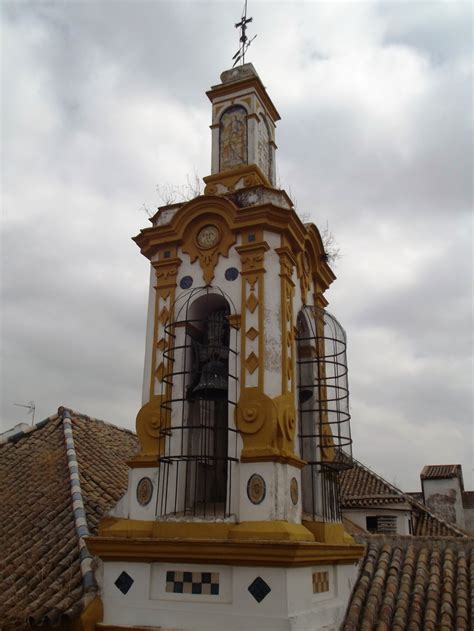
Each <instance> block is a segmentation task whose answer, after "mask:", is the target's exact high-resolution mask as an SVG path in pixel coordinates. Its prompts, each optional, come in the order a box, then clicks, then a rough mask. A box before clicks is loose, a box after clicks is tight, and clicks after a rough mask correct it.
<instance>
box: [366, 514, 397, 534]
mask: <svg viewBox="0 0 474 631" xmlns="http://www.w3.org/2000/svg"><path fill="white" fill-rule="evenodd" d="M365 521H366V525H367V530H368V531H369V532H385V533H390V534H395V533H396V532H397V518H396V517H395V516H394V515H375V516H370V517H366V518H365Z"/></svg>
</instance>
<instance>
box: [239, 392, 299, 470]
mask: <svg viewBox="0 0 474 631" xmlns="http://www.w3.org/2000/svg"><path fill="white" fill-rule="evenodd" d="M234 415H235V424H236V427H237V429H238V430H239V431H240V433H241V436H242V442H243V449H242V453H241V460H242V462H258V461H261V462H262V461H263V462H265V461H266V462H268V461H276V462H285V463H287V464H292V465H294V466H297V467H299V468H301V467H302V466H304V464H305V463H304V461H302V460H301V459H300V458H298V456H297V455H296V454H295V453H294V436H295V431H296V409H295V404H294V396H293V394H292V393H286V394H282V395H279V396H277V397H275V398H273V399H272V398H271V397H269V396H268V395H266V394H265V393H264V392H263V391H262V389H261V388H260V387H253V388H245V387H244V388H241V391H240V398H239V401H238V403H237V405H236V407H235V412H234Z"/></svg>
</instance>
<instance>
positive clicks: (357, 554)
mask: <svg viewBox="0 0 474 631" xmlns="http://www.w3.org/2000/svg"><path fill="white" fill-rule="evenodd" d="M87 545H88V546H89V549H90V550H91V552H92V553H93V554H95V555H96V556H98V557H100V558H101V559H103V560H105V561H135V562H145V563H151V562H155V561H160V562H167V561H173V562H174V563H208V564H210V563H216V564H223V565H238V566H266V567H307V566H312V565H321V564H328V563H331V564H333V563H337V564H338V563H355V562H357V561H358V560H359V559H360V558H361V556H362V555H363V552H364V546H362V545H358V544H347V545H329V544H324V543H315V542H300V541H283V542H282V541H230V540H215V541H206V540H202V539H195V540H192V539H188V540H178V539H145V538H143V539H132V538H130V539H129V538H117V537H89V538H88V539H87Z"/></svg>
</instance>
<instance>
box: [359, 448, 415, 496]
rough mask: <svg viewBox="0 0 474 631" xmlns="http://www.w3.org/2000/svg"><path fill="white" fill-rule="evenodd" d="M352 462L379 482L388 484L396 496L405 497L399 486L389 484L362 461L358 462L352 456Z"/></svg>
mask: <svg viewBox="0 0 474 631" xmlns="http://www.w3.org/2000/svg"><path fill="white" fill-rule="evenodd" d="M352 460H353V461H354V462H355V463H356V464H357V465H358V466H359V467H360V468H361V469H364V470H365V471H367V473H370V475H373V476H374V478H377V480H379V482H382V483H383V484H386V485H387V486H388V487H389V488H390V489H391V490H392V491H394V492H395V493H396V494H400V495H405V493H404V492H403V491H402V490H401V489H399V488H398V487H397V486H395V485H394V484H392V483H391V482H389V481H388V480H386V479H385V478H383V477H382V476H381V475H379V474H378V473H375V471H372V469H371V468H370V467H368V466H367V465H365V464H362V462H360V460H357V458H354V457H353V456H352Z"/></svg>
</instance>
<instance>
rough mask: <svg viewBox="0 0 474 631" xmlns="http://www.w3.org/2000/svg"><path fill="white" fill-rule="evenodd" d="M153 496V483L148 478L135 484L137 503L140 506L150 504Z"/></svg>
mask: <svg viewBox="0 0 474 631" xmlns="http://www.w3.org/2000/svg"><path fill="white" fill-rule="evenodd" d="M152 495H153V482H152V481H151V480H150V478H142V479H141V480H140V482H139V483H138V484H137V501H138V503H139V504H140V506H146V505H147V504H149V503H150V501H151V498H152Z"/></svg>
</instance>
